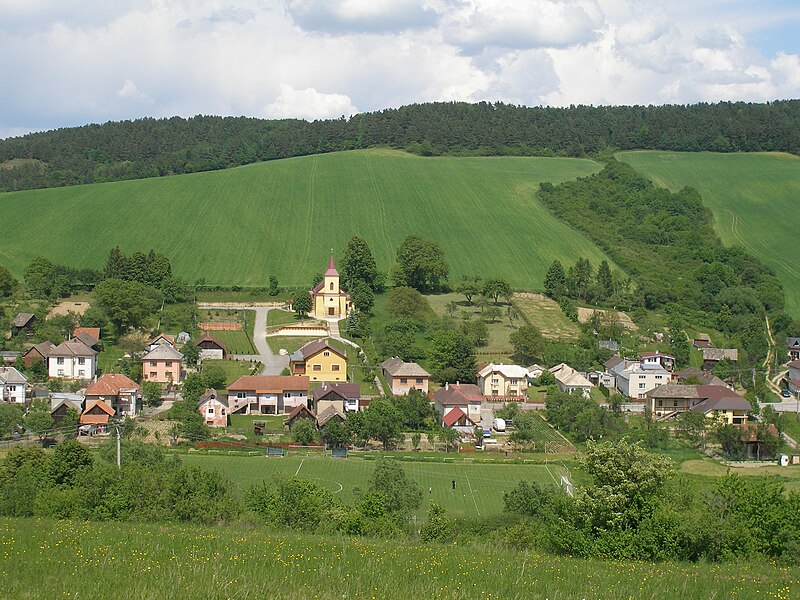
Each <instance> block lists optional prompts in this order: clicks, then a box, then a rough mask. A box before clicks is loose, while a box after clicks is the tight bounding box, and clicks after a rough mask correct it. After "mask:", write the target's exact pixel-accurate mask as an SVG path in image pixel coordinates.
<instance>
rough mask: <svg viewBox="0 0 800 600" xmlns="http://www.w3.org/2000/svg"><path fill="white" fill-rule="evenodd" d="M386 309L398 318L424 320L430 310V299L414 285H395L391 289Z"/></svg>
mask: <svg viewBox="0 0 800 600" xmlns="http://www.w3.org/2000/svg"><path fill="white" fill-rule="evenodd" d="M386 311H387V312H388V313H389V314H390V315H392V316H393V317H396V318H402V317H406V318H409V319H418V320H422V319H423V318H424V317H425V315H426V314H427V313H429V312H430V305H429V304H428V301H427V300H426V299H425V298H424V297H423V296H422V294H420V293H419V292H418V291H417V290H416V289H414V288H412V287H407V286H403V287H395V288H392V289H390V290H389V298H388V299H387V301H386Z"/></svg>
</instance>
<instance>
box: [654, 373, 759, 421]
mask: <svg viewBox="0 0 800 600" xmlns="http://www.w3.org/2000/svg"><path fill="white" fill-rule="evenodd" d="M647 397H648V401H649V403H650V411H651V414H652V415H653V416H654V417H656V418H658V419H660V420H667V419H672V418H674V417H675V416H677V415H678V414H680V413H682V412H686V411H691V412H696V413H701V414H704V415H706V416H708V417H713V418H717V419H720V420H722V421H724V422H726V423H728V424H732V425H740V424H742V423H746V422H747V416H748V414H749V413H750V412H751V410H752V407H751V406H750V403H749V402H748V401H747V400H746V399H745V398H742V397H741V396H739V395H738V394H736V393H735V392H733V391H731V390H729V389H728V388H726V387H724V386H719V385H679V384H674V383H671V384H667V385H662V386H661V387H658V388H656V389H654V390H651V391H650V392H648V394H647Z"/></svg>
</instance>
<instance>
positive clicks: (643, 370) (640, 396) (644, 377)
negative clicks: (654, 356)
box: [616, 361, 671, 400]
mask: <svg viewBox="0 0 800 600" xmlns="http://www.w3.org/2000/svg"><path fill="white" fill-rule="evenodd" d="M623 365H624V368H622V369H620V368H619V367H622V366H623ZM616 369H619V370H617V371H616V377H617V389H618V390H619V392H620V393H621V394H623V395H624V396H627V397H628V398H634V399H637V400H644V399H645V398H646V397H647V392H649V391H650V390H654V389H656V388H657V387H659V386H662V385H666V384H667V383H670V381H671V375H670V373H669V371H667V370H666V369H665V368H664V367H662V366H661V365H660V364H658V363H654V364H642V363H640V362H631V363H628V362H627V361H626V362H623V363H620V364H619V365H618V366H617V367H616Z"/></svg>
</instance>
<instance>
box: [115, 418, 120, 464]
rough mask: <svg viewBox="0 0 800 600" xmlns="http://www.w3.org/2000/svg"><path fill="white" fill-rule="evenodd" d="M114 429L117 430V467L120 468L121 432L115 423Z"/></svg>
mask: <svg viewBox="0 0 800 600" xmlns="http://www.w3.org/2000/svg"><path fill="white" fill-rule="evenodd" d="M114 429H116V430H117V469H122V434H121V432H120V429H119V425H117V424H116V423H114Z"/></svg>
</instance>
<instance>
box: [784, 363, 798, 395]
mask: <svg viewBox="0 0 800 600" xmlns="http://www.w3.org/2000/svg"><path fill="white" fill-rule="evenodd" d="M787 366H788V367H789V372H788V373H787V374H786V379H787V383H788V389H789V392H790V393H791V394H794V396H795V397H800V359H799V360H793V361H792V362H790V363H789V364H788V365H787Z"/></svg>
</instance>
